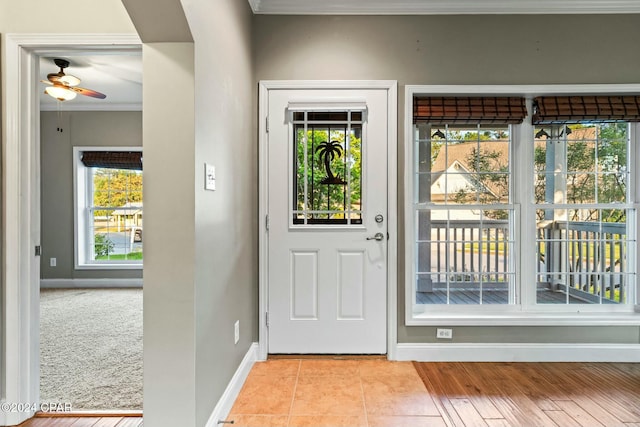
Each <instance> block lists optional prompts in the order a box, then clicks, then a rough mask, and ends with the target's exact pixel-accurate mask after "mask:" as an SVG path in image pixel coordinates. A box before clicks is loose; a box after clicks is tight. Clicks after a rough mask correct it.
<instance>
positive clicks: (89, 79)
mask: <svg viewBox="0 0 640 427" xmlns="http://www.w3.org/2000/svg"><path fill="white" fill-rule="evenodd" d="M248 1H249V4H250V5H251V8H252V9H253V12H254V13H256V14H287V15H336V14H338V15H340V14H342V15H355V14H361V15H414V14H422V15H465V14H466V15H468V14H551V13H572V14H585V13H640V0H322V1H320V0H248ZM67 53H69V54H68V55H67V54H64V53H59V54H56V55H53V54H52V55H44V56H42V57H41V58H40V78H41V79H43V80H46V78H47V74H48V73H55V72H57V71H58V68H57V67H56V65H55V64H54V63H53V58H64V59H67V60H68V61H69V62H70V65H69V68H67V69H66V70H65V73H67V74H71V75H74V76H76V77H78V78H80V79H81V80H82V82H81V83H80V87H84V88H88V89H93V90H97V91H98V92H102V93H104V94H106V95H107V97H106V99H95V98H91V97H88V96H82V95H78V96H77V97H76V98H75V99H73V100H71V101H65V102H62V103H59V102H58V101H56V100H55V99H53V98H51V97H50V96H48V95H45V94H44V88H45V86H46V85H45V84H43V83H38V85H39V87H38V89H39V91H40V107H41V109H42V110H45V111H46V110H57V109H58V108H59V109H60V110H111V111H123V110H134V111H139V110H141V109H142V56H141V52H139V51H135V52H133V51H132V52H126V53H123V52H109V51H102V52H98V53H93V54H92V53H89V54H87V53H80V52H73V51H71V52H67Z"/></svg>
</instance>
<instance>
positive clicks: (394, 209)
mask: <svg viewBox="0 0 640 427" xmlns="http://www.w3.org/2000/svg"><path fill="white" fill-rule="evenodd" d="M276 89H280V90H284V89H299V90H300V89H302V90H318V89H328V90H331V89H379V90H386V91H387V101H388V102H387V106H388V107H387V108H388V109H387V120H388V127H387V129H388V130H387V132H388V135H387V141H388V143H387V176H388V187H387V188H388V189H387V203H388V205H387V209H388V216H389V217H388V232H389V240H388V242H387V259H388V268H387V358H388V359H390V360H394V359H395V353H396V345H397V271H398V262H397V259H398V205H397V193H398V190H397V187H398V180H397V176H398V170H397V163H398V161H397V153H398V132H397V129H398V127H397V123H398V95H397V93H398V83H397V82H396V81H395V80H366V81H364V80H335V81H333V80H331V81H329V80H263V81H260V84H259V93H258V104H259V105H258V112H259V114H258V131H259V132H258V162H259V163H258V164H259V171H260V172H259V202H258V224H259V225H258V228H259V233H258V236H259V302H258V309H259V313H258V318H259V322H258V324H259V352H258V358H259V359H260V360H266V358H267V355H268V342H269V341H268V338H269V337H268V334H269V330H268V326H267V310H268V294H269V293H268V286H269V283H268V265H269V263H268V244H269V238H268V237H269V235H268V231H267V223H266V219H267V207H268V202H269V199H268V198H269V192H268V177H269V169H268V148H267V143H268V112H269V91H270V90H276Z"/></svg>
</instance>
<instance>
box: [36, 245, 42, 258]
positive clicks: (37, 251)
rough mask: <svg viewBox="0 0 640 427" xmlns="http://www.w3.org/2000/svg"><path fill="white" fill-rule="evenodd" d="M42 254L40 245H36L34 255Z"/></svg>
mask: <svg viewBox="0 0 640 427" xmlns="http://www.w3.org/2000/svg"><path fill="white" fill-rule="evenodd" d="M40 255H42V246H40V245H38V246H36V256H40Z"/></svg>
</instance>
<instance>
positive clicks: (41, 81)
mask: <svg viewBox="0 0 640 427" xmlns="http://www.w3.org/2000/svg"><path fill="white" fill-rule="evenodd" d="M40 83H44V84H47V85H53V82H50V81H49V80H40Z"/></svg>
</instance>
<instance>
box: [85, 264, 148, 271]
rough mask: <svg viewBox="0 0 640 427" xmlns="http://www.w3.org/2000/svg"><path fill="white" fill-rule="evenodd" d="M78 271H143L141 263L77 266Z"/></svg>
mask: <svg viewBox="0 0 640 427" xmlns="http://www.w3.org/2000/svg"><path fill="white" fill-rule="evenodd" d="M75 269H76V270H142V264H141V263H127V264H124V263H122V264H118V263H113V264H107V263H105V264H76V266H75Z"/></svg>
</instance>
